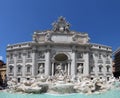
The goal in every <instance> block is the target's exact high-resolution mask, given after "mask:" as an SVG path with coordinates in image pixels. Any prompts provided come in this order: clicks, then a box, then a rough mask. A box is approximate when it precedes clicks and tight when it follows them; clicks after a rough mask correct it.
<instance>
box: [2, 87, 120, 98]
mask: <svg viewBox="0 0 120 98" xmlns="http://www.w3.org/2000/svg"><path fill="white" fill-rule="evenodd" d="M0 98H120V90H118V89H116V90H111V91H108V92H105V93H102V94H89V95H86V94H78V93H77V94H68V95H53V94H11V93H6V92H0Z"/></svg>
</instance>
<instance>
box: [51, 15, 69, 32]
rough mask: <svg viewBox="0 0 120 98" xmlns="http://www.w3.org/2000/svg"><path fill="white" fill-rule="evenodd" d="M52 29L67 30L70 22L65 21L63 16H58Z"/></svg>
mask: <svg viewBox="0 0 120 98" xmlns="http://www.w3.org/2000/svg"><path fill="white" fill-rule="evenodd" d="M52 25H53V31H54V32H57V31H60V32H69V31H70V30H69V27H70V24H69V23H68V22H66V20H65V18H63V17H62V16H61V17H59V18H58V20H57V22H54V23H53V24H52Z"/></svg>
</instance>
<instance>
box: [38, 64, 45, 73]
mask: <svg viewBox="0 0 120 98" xmlns="http://www.w3.org/2000/svg"><path fill="white" fill-rule="evenodd" d="M38 71H39V75H42V74H43V73H44V66H43V64H41V65H40V67H39V70H38Z"/></svg>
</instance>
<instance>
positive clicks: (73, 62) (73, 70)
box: [71, 50, 76, 76]
mask: <svg viewBox="0 0 120 98" xmlns="http://www.w3.org/2000/svg"><path fill="white" fill-rule="evenodd" d="M71 59H72V62H71V75H72V76H75V74H76V53H75V51H74V50H73V52H72V54H71Z"/></svg>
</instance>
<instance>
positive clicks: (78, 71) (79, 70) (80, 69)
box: [77, 64, 83, 75]
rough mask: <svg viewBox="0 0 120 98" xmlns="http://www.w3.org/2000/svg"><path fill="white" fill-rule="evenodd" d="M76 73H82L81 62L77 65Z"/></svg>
mask: <svg viewBox="0 0 120 98" xmlns="http://www.w3.org/2000/svg"><path fill="white" fill-rule="evenodd" d="M77 73H78V75H80V74H83V65H82V64H79V65H78V67H77Z"/></svg>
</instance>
